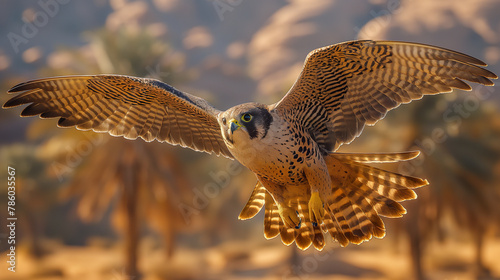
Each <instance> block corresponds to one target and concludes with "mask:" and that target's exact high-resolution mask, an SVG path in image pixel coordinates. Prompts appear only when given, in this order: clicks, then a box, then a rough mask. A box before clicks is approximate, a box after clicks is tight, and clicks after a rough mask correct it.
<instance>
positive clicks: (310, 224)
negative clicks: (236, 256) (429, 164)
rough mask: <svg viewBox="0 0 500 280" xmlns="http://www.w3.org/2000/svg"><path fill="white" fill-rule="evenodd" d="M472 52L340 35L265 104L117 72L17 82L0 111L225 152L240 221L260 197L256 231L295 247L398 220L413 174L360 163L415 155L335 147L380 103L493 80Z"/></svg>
mask: <svg viewBox="0 0 500 280" xmlns="http://www.w3.org/2000/svg"><path fill="white" fill-rule="evenodd" d="M482 66H486V64H485V63H484V62H482V61H480V60H478V59H476V58H473V57H471V56H468V55H465V54H462V53H459V52H455V51H451V50H447V49H443V48H439V47H434V46H430V45H423V44H416V43H407V42H392V41H368V40H362V41H351V42H345V43H340V44H335V45H331V46H328V47H324V48H320V49H316V50H314V51H312V52H311V53H309V54H308V56H307V58H306V61H305V64H304V68H303V69H302V73H301V74H300V76H299V78H298V79H297V81H296V82H295V84H294V85H293V86H292V88H291V89H290V90H289V91H288V93H287V94H286V95H285V96H284V97H283V98H282V99H281V100H280V101H279V102H277V103H275V104H272V105H265V104H258V103H246V104H241V105H237V106H234V107H232V108H230V109H228V110H227V111H219V110H217V109H215V108H214V107H212V106H211V105H209V104H208V103H207V102H206V101H205V100H203V99H201V98H199V97H196V96H193V95H190V94H187V93H183V92H181V91H179V90H177V89H175V88H173V87H171V86H169V85H167V84H165V83H163V82H160V81H157V80H153V79H145V78H136V77H130V76H120V75H92V76H64V77H53V78H46V79H39V80H33V81H28V82H25V83H21V84H18V85H16V86H14V87H13V88H12V89H10V90H9V93H18V94H17V95H16V96H14V97H12V98H11V99H10V100H9V101H7V102H6V103H5V105H4V106H3V107H4V108H9V107H14V106H18V105H22V104H30V105H29V106H27V107H26V108H25V109H24V110H23V111H22V113H21V116H34V115H40V117H41V118H55V117H59V118H60V119H59V122H58V125H59V126H61V127H70V126H76V128H78V129H81V130H93V131H96V132H108V133H109V134H111V135H113V136H123V137H125V138H127V139H136V138H138V137H141V138H143V139H144V140H145V141H148V142H149V141H153V140H158V141H160V142H168V143H170V144H173V145H181V146H183V147H188V148H191V149H193V150H196V151H203V152H207V153H211V154H212V153H213V154H216V155H222V156H225V157H228V158H230V159H236V160H238V161H239V162H241V163H242V164H243V165H245V166H246V167H247V168H249V169H250V170H251V171H253V172H254V173H255V175H256V177H257V185H256V186H255V189H254V191H253V192H252V194H251V197H250V200H249V201H248V203H247V205H246V206H245V208H244V209H243V211H242V212H241V214H240V216H239V218H240V219H243V220H244V219H249V218H252V217H253V216H255V215H256V214H257V213H258V212H259V211H260V210H261V208H262V207H263V206H264V205H265V217H264V235H265V237H266V238H274V237H276V236H278V235H281V239H282V241H283V243H284V244H286V245H290V244H292V243H293V242H295V243H296V244H297V246H298V247H299V248H300V249H302V250H305V249H307V248H308V247H310V246H311V244H312V245H313V246H314V247H315V248H316V249H318V250H322V249H323V248H324V246H325V239H324V234H326V233H329V234H330V235H331V237H332V238H333V239H334V240H336V241H338V242H339V243H340V244H341V245H342V246H346V245H347V244H348V243H349V242H351V243H355V244H359V243H361V242H363V241H366V240H369V239H371V238H372V237H373V236H374V237H377V238H382V237H383V236H384V235H385V227H384V223H383V222H382V220H381V218H380V216H386V217H400V216H402V215H403V214H404V213H406V210H405V209H404V208H403V207H402V206H401V205H400V204H399V202H401V201H404V200H407V199H414V198H416V194H415V192H414V191H413V189H414V188H418V187H421V186H424V185H427V184H428V182H427V181H426V180H424V179H420V178H415V177H410V176H405V175H402V174H397V173H393V172H389V171H384V170H381V169H378V168H375V167H371V166H369V165H366V163H379V162H397V161H404V160H410V159H413V158H415V157H416V156H418V152H402V153H377V154H347V153H337V152H335V151H336V150H337V149H338V148H339V146H341V145H342V144H344V143H350V142H351V141H352V140H354V138H356V137H358V136H359V135H360V133H361V132H362V130H363V128H364V126H365V125H374V124H375V123H376V122H377V121H378V120H380V119H382V118H384V116H385V115H386V113H387V111H389V110H391V109H393V108H396V107H398V106H399V105H400V104H401V103H409V102H410V101H412V100H415V99H420V98H422V96H423V95H427V94H437V93H442V92H451V91H452V89H453V88H458V89H462V90H471V87H470V86H469V85H468V84H467V83H465V82H464V81H463V80H466V81H469V82H475V83H478V84H483V85H487V86H492V85H493V82H492V81H491V80H490V79H496V78H497V76H496V75H495V74H494V73H492V72H490V71H488V70H486V69H484V68H483V67H482Z"/></svg>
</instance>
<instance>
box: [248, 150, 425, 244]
mask: <svg viewBox="0 0 500 280" xmlns="http://www.w3.org/2000/svg"><path fill="white" fill-rule="evenodd" d="M418 154H419V152H418V151H414V152H403V153H385V154H346V153H331V154H328V155H327V156H326V157H325V161H326V163H327V165H328V168H329V173H330V177H331V179H332V194H331V196H330V197H328V198H327V199H326V200H325V219H324V221H323V224H321V225H317V224H316V223H313V222H312V221H311V219H310V218H309V209H308V201H309V199H310V193H304V194H302V195H300V196H298V197H296V198H294V199H291V201H290V202H289V204H290V205H291V206H292V207H295V209H296V210H297V212H298V214H299V216H300V218H301V226H300V228H298V229H296V228H291V227H288V226H287V225H286V224H285V223H283V221H282V220H281V218H280V216H279V214H278V207H277V205H276V203H275V201H274V200H273V198H272V197H271V195H270V194H269V193H268V192H267V191H266V189H265V187H264V186H263V185H262V184H261V183H260V182H258V183H257V186H256V187H255V189H254V191H253V193H252V195H251V197H250V200H249V201H248V203H247V205H246V206H245V208H244V209H243V211H242V212H241V214H240V219H250V218H252V217H254V216H255V215H256V214H257V213H258V212H259V211H260V209H261V208H262V207H263V206H264V204H265V216H264V236H265V237H266V238H267V239H271V238H275V237H276V236H278V235H281V240H282V242H283V244H285V245H290V244H292V243H293V242H295V243H296V245H297V247H298V248H300V249H302V250H305V249H307V248H309V247H310V246H311V245H313V246H314V248H316V249H317V250H320V251H321V250H322V249H323V248H324V246H325V239H324V236H323V234H324V233H327V232H328V233H329V234H330V236H331V237H332V239H333V240H335V241H337V242H339V244H340V245H341V246H347V245H348V244H349V242H350V243H354V244H360V243H362V242H364V241H367V240H370V239H371V238H372V237H377V238H383V237H384V236H385V226H384V222H383V221H382V219H381V218H380V216H385V217H401V216H402V215H403V214H405V213H406V210H405V209H404V208H403V206H401V204H399V202H401V201H404V200H409V199H414V198H416V197H417V196H416V194H415V192H414V191H413V190H412V189H415V188H418V187H422V186H425V185H427V184H428V182H427V180H424V179H420V178H416V177H411V176H405V175H402V174H398V173H394V172H390V171H385V170H382V169H379V168H375V167H372V166H368V165H365V164H364V163H365V162H371V163H384V162H400V161H405V160H410V159H413V158H415V157H417V156H418Z"/></svg>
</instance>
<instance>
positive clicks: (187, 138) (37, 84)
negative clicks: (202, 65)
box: [3, 75, 233, 158]
mask: <svg viewBox="0 0 500 280" xmlns="http://www.w3.org/2000/svg"><path fill="white" fill-rule="evenodd" d="M9 93H19V94H18V95H16V96H14V97H12V98H11V99H10V100H9V101H7V102H6V103H5V104H4V106H3V107H4V108H9V107H14V106H18V105H22V104H29V103H31V104H30V105H29V106H28V107H26V108H25V109H24V110H23V111H22V113H21V116H34V115H40V117H42V118H55V117H60V119H59V122H58V125H59V126H61V127H69V126H76V127H77V128H78V129H81V130H90V129H91V130H93V131H96V132H108V133H109V134H111V135H113V136H124V137H125V138H127V139H136V138H137V137H141V138H143V139H144V140H145V141H148V142H149V141H153V140H155V139H156V140H158V141H160V142H168V143H170V144H173V145H181V146H183V147H188V148H191V149H193V150H196V151H204V152H207V153H215V154H217V155H223V156H225V157H228V158H233V156H232V155H231V152H229V150H228V149H227V146H226V144H225V143H224V139H223V138H222V135H221V132H220V127H219V124H218V122H217V114H218V113H220V111H219V110H217V109H215V108H213V107H212V106H210V105H209V104H208V103H207V102H206V101H205V100H204V99H202V98H199V97H196V96H193V95H190V94H187V93H183V92H180V91H178V90H177V89H175V88H173V87H171V86H169V85H167V84H165V83H163V82H160V81H158V80H153V79H144V78H136V77H130V76H121V75H95V76H64V77H53V78H46V79H39V80H33V81H28V82H25V83H21V84H18V85H16V86H14V87H13V88H11V89H10V90H9Z"/></svg>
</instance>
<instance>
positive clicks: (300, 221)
mask: <svg viewBox="0 0 500 280" xmlns="http://www.w3.org/2000/svg"><path fill="white" fill-rule="evenodd" d="M300 226H302V219H300V217H299V225H297V226H295V229H300Z"/></svg>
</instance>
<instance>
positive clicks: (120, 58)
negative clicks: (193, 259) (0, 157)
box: [36, 27, 190, 279]
mask: <svg viewBox="0 0 500 280" xmlns="http://www.w3.org/2000/svg"><path fill="white" fill-rule="evenodd" d="M89 38H90V43H89V44H88V45H87V46H86V47H84V48H82V49H80V50H76V51H75V50H61V51H60V54H61V53H62V54H63V55H64V56H66V57H67V58H70V59H71V60H72V62H71V63H70V64H69V65H65V66H66V67H65V69H66V70H62V69H51V68H47V69H44V70H43V71H44V73H45V74H46V75H62V74H68V73H67V72H66V71H67V68H68V67H67V66H70V67H69V68H72V69H75V71H76V72H80V71H81V72H85V73H95V72H98V73H103V72H108V73H109V72H112V73H124V74H125V73H126V74H127V75H135V76H155V75H156V76H160V75H163V73H167V74H168V75H165V77H161V78H163V79H165V78H166V79H167V80H169V81H168V82H169V83H175V82H176V81H179V80H180V79H182V77H181V76H180V75H176V74H175V73H176V71H174V67H175V68H176V69H179V68H180V69H181V70H182V65H179V64H178V60H175V59H174V61H172V59H171V57H169V54H171V52H170V51H169V48H168V45H166V44H164V43H162V42H161V41H160V40H158V39H156V38H154V37H153V36H151V35H148V34H147V33H140V32H134V31H131V30H128V29H127V28H126V27H124V28H122V29H120V30H118V31H117V32H111V31H109V30H106V29H104V30H100V31H97V32H94V33H92V34H91V35H90V36H89ZM89 48H90V49H92V50H93V52H92V54H95V55H96V57H95V59H93V60H92V59H90V60H89V57H88V53H87V51H86V50H88V49H89ZM56 55H57V54H56ZM165 57H166V58H165ZM176 61H177V62H176ZM160 69H161V71H159V70H160ZM157 78H159V77H157ZM44 122H46V121H44ZM41 123H42V122H36V126H39V125H40V127H44V125H42V124H41ZM46 123H48V122H46ZM50 125H53V124H52V123H50ZM54 127H55V126H54ZM39 130H42V131H44V133H45V134H46V133H47V131H50V132H49V133H54V132H53V131H54V130H45V129H39ZM89 135H90V136H89ZM92 137H93V138H92ZM91 139H94V140H96V139H98V140H96V141H94V140H91ZM51 147H59V148H58V149H56V150H54V149H52V148H51ZM60 147H69V148H65V149H61V148H60ZM167 147H168V145H164V144H163V145H162V144H160V143H147V144H146V143H145V142H144V141H142V140H136V141H128V140H125V139H121V138H114V137H110V136H107V135H106V136H104V135H100V136H92V134H91V133H82V132H76V131H75V130H64V131H63V130H57V135H56V136H54V137H52V138H50V139H49V140H48V141H46V142H45V144H44V145H42V147H41V149H40V151H41V153H42V154H43V155H44V156H45V157H48V158H52V159H53V160H56V162H58V163H59V164H58V165H56V168H55V173H56V174H53V175H54V176H56V177H59V179H61V176H63V175H67V174H69V175H72V178H71V179H70V180H69V181H70V182H69V184H68V187H67V188H66V189H64V191H63V192H62V196H61V197H63V198H65V199H68V198H71V197H76V199H77V201H78V206H77V213H78V215H79V217H80V218H82V219H83V220H85V221H91V220H96V219H99V218H101V217H102V216H103V214H104V213H105V211H106V210H107V209H108V208H109V207H110V206H112V207H114V210H113V213H112V217H113V224H114V225H115V227H116V228H117V229H119V231H120V232H121V233H122V234H123V236H124V239H125V247H126V265H125V272H126V274H127V275H128V276H133V277H135V278H134V279H138V278H139V272H138V269H137V260H138V250H137V248H138V242H139V239H140V228H141V225H142V224H146V223H147V224H148V225H150V227H152V228H153V229H155V230H156V231H158V232H160V233H161V234H162V236H163V237H164V240H165V245H166V247H167V248H168V249H167V255H171V254H172V252H173V248H174V246H173V245H174V238H175V235H176V232H177V231H178V230H179V229H180V228H181V227H182V225H184V224H185V223H184V221H182V215H181V214H180V213H179V210H178V209H177V205H178V203H179V201H182V198H183V197H187V196H188V194H187V193H186V192H187V191H188V190H190V184H189V180H188V179H187V178H186V177H187V176H186V175H185V173H184V172H183V169H182V168H181V164H180V160H179V159H178V158H177V157H178V156H177V154H176V152H175V151H174V148H170V147H168V148H167ZM69 158H77V159H80V160H81V164H80V162H78V164H73V162H68V159H69ZM73 173H74V174H73Z"/></svg>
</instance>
